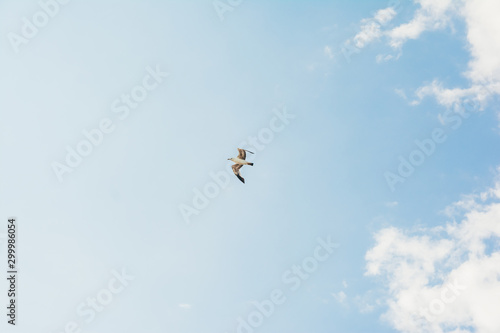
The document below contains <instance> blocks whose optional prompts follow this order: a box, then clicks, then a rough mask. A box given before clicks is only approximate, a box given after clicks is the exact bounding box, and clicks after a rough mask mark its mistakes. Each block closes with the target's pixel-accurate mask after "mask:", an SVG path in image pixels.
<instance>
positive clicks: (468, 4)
mask: <svg viewBox="0 0 500 333" xmlns="http://www.w3.org/2000/svg"><path fill="white" fill-rule="evenodd" d="M461 3H462V6H461V8H460V12H459V14H460V15H461V16H462V18H463V19H464V20H465V22H466V25H467V42H468V48H469V51H470V54H471V60H470V61H469V64H468V69H467V70H466V71H464V73H463V75H464V76H465V77H467V78H468V79H469V80H470V83H471V84H470V86H469V87H467V88H444V87H443V86H442V84H440V83H439V82H438V81H434V82H432V83H431V84H430V85H427V86H424V87H422V88H420V89H419V90H418V91H417V96H418V98H419V99H420V100H421V99H422V98H424V97H426V96H434V97H435V98H436V100H437V102H438V103H439V104H441V105H444V106H446V107H450V106H452V105H454V106H457V105H459V104H461V103H463V102H464V100H466V99H472V100H473V101H474V102H477V103H478V104H479V105H480V106H481V108H482V107H484V106H485V104H486V102H487V100H488V98H489V97H490V96H492V95H494V94H500V58H499V57H498V54H500V21H499V20H498V15H497V14H498V13H500V2H499V1H497V0H467V1H461Z"/></svg>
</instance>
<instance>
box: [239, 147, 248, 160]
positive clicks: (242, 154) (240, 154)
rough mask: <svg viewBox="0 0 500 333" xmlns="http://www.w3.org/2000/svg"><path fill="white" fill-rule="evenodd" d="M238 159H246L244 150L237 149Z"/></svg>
mask: <svg viewBox="0 0 500 333" xmlns="http://www.w3.org/2000/svg"><path fill="white" fill-rule="evenodd" d="M238 153H239V154H238V158H239V159H241V160H244V159H245V158H246V157H247V153H246V152H245V149H241V148H238Z"/></svg>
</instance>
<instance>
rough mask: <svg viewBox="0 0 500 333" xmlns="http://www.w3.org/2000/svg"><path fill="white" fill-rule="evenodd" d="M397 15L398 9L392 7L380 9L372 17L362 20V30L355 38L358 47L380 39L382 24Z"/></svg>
mask: <svg viewBox="0 0 500 333" xmlns="http://www.w3.org/2000/svg"><path fill="white" fill-rule="evenodd" d="M394 16H396V11H395V10H394V8H392V7H388V8H385V9H380V10H379V11H377V12H376V13H375V15H374V16H373V17H372V18H369V19H363V20H362V21H361V31H360V32H358V33H357V34H356V36H354V38H353V42H354V45H355V46H356V47H357V48H363V47H365V45H366V44H369V43H371V42H373V41H374V40H377V39H379V38H380V37H381V36H382V30H381V28H382V26H383V25H385V24H387V23H388V22H389V21H391V20H392V19H393V18H394Z"/></svg>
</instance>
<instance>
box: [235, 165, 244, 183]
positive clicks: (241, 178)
mask: <svg viewBox="0 0 500 333" xmlns="http://www.w3.org/2000/svg"><path fill="white" fill-rule="evenodd" d="M242 166H243V165H242V164H233V172H234V174H235V175H236V177H238V179H239V180H241V182H242V183H243V184H245V179H244V178H243V177H241V175H240V169H241V167H242Z"/></svg>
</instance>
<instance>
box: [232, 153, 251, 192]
mask: <svg viewBox="0 0 500 333" xmlns="http://www.w3.org/2000/svg"><path fill="white" fill-rule="evenodd" d="M246 152H249V153H250V154H253V153H252V152H251V151H250V150H246V149H241V148H238V156H237V157H231V158H228V160H230V161H233V162H234V163H236V164H234V165H233V172H234V174H235V175H236V177H238V179H239V180H241V182H242V183H243V184H245V179H244V178H243V177H241V175H240V169H241V167H242V166H244V165H250V166H252V165H253V163H250V162H247V161H245V158H246V157H247V153H246Z"/></svg>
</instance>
